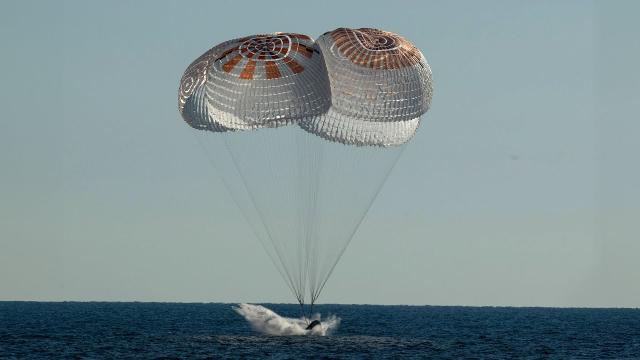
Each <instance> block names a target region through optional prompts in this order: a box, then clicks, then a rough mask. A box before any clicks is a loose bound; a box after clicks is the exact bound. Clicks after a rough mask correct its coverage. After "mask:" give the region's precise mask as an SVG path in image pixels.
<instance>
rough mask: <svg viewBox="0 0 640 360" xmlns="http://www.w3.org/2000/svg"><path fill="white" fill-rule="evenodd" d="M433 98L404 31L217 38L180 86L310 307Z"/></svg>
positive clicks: (216, 160)
mask: <svg viewBox="0 0 640 360" xmlns="http://www.w3.org/2000/svg"><path fill="white" fill-rule="evenodd" d="M431 96H432V87H431V70H430V68H429V66H428V65H427V63H426V60H425V58H424V56H423V55H422V53H421V52H420V51H419V50H418V49H417V48H415V47H414V46H413V45H411V43H409V42H408V41H407V40H405V39H403V38H402V37H400V36H398V35H396V34H393V33H389V32H385V31H381V30H376V29H357V30H352V29H345V28H340V29H336V30H334V31H331V32H328V33H325V34H324V35H322V36H321V37H320V39H319V40H318V42H317V43H316V42H314V41H313V40H312V39H311V38H310V37H308V36H306V35H301V34H294V33H275V34H267V35H254V36H248V37H244V38H240V39H235V40H231V41H227V42H224V43H222V44H220V45H218V46H216V47H214V48H212V49H211V50H209V51H208V52H206V53H205V54H204V55H202V56H201V57H199V58H198V59H196V60H195V61H194V62H193V63H192V64H191V65H190V66H189V67H188V68H187V70H186V71H185V74H184V75H183V77H182V80H181V83H180V93H179V110H180V112H181V114H182V117H183V118H184V119H185V121H186V122H187V123H188V124H189V125H190V126H192V127H193V128H195V129H198V130H203V131H198V132H197V138H198V141H199V143H200V144H201V145H202V147H203V148H204V149H205V150H206V153H207V154H208V158H209V160H210V161H211V163H212V164H213V166H214V168H215V169H216V171H217V172H218V173H219V174H220V176H221V178H222V180H223V182H224V184H225V186H226V187H227V188H228V190H229V192H230V193H231V195H232V197H233V199H234V200H235V201H236V204H237V205H238V207H239V208H240V210H241V212H242V213H243V215H244V217H245V218H246V220H247V223H248V224H249V226H250V227H251V229H252V230H253V232H254V233H255V235H256V237H257V238H258V239H259V240H260V242H261V244H262V246H263V247H264V249H265V251H266V252H267V254H268V255H269V257H270V258H271V260H272V261H273V263H274V265H275V266H276V268H277V269H278V271H279V272H280V274H281V275H282V277H283V279H284V280H285V282H286V283H287V285H288V286H289V288H290V289H291V291H292V292H293V294H294V295H295V297H296V298H297V300H298V302H299V303H300V304H301V305H302V304H304V303H305V302H309V303H311V304H313V303H315V302H316V300H317V298H318V297H319V296H320V293H321V291H322V289H323V288H324V285H325V284H326V281H327V279H328V278H329V276H330V275H331V273H332V271H333V269H334V268H335V266H336V264H337V262H338V260H339V259H340V257H341V256H342V254H343V253H344V251H345V249H346V247H347V245H348V244H349V242H350V241H351V238H352V237H353V235H354V233H355V232H356V230H357V228H358V226H359V225H360V223H361V222H362V220H363V218H364V216H365V215H366V213H367V211H368V209H369V208H370V206H371V204H372V203H373V200H374V199H375V197H376V195H377V194H378V192H379V191H380V189H381V187H382V185H383V184H384V182H385V180H386V178H387V176H388V174H389V172H390V171H391V169H392V168H393V166H394V164H395V163H396V161H397V159H398V157H399V155H400V154H401V152H402V150H403V149H404V145H405V144H406V143H407V142H408V141H409V140H410V139H411V137H412V136H413V134H414V133H415V131H416V129H417V127H418V125H419V122H420V116H421V115H423V114H424V113H425V112H426V111H427V110H428V108H429V105H430V102H431Z"/></svg>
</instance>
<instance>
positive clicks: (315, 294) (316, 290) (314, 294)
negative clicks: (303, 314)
mask: <svg viewBox="0 0 640 360" xmlns="http://www.w3.org/2000/svg"><path fill="white" fill-rule="evenodd" d="M399 147H400V149H399V151H398V153H397V154H396V155H395V156H394V158H393V159H392V162H391V165H390V166H389V168H388V169H387V170H386V173H384V175H383V178H382V180H381V181H380V183H379V184H378V186H377V187H376V188H375V191H374V194H373V196H372V197H371V198H370V200H369V201H368V203H367V205H366V207H365V209H364V211H363V212H362V214H361V215H360V216H359V219H358V221H357V223H356V226H355V227H354V228H353V230H352V231H351V233H350V234H349V236H348V238H347V241H346V242H345V243H344V245H343V246H342V248H341V249H340V251H339V253H338V256H337V257H335V260H334V261H333V264H331V268H330V269H329V271H328V272H327V273H326V275H325V276H324V279H323V280H321V284H320V286H319V287H317V288H315V286H314V291H313V292H312V294H311V299H310V304H311V308H312V309H313V304H314V303H315V302H316V300H317V299H318V297H319V296H320V293H321V292H322V290H323V289H324V286H325V285H326V283H327V280H329V277H331V274H332V273H333V270H334V269H335V267H336V265H337V264H338V261H339V260H340V258H342V255H344V252H345V251H346V249H347V247H348V246H349V243H351V240H352V239H353V236H354V235H355V233H356V232H357V231H358V228H359V227H360V225H361V224H362V222H363V220H364V219H365V217H366V215H367V213H368V212H369V210H370V209H371V206H372V205H373V203H374V202H375V200H376V199H377V197H378V194H380V190H381V189H382V187H383V186H384V184H385V183H386V181H387V179H388V178H389V175H390V174H391V172H392V171H393V168H394V167H395V166H396V164H397V163H398V159H399V158H400V155H402V153H403V152H404V150H405V148H406V143H405V144H403V145H400V146H399ZM341 171H343V169H341Z"/></svg>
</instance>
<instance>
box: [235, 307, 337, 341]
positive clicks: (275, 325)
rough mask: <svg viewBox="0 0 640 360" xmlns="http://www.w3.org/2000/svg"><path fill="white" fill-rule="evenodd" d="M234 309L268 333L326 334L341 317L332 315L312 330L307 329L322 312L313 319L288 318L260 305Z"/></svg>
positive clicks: (259, 330)
mask: <svg viewBox="0 0 640 360" xmlns="http://www.w3.org/2000/svg"><path fill="white" fill-rule="evenodd" d="M233 310H235V312H237V313H238V314H240V315H242V317H244V318H245V319H246V320H247V321H248V322H249V324H251V327H252V328H253V329H254V330H256V331H258V332H261V333H263V334H266V335H318V336H326V335H329V334H330V333H331V332H332V331H334V330H335V329H337V328H338V325H340V318H338V317H336V316H334V315H331V316H329V317H328V318H326V319H325V320H323V321H322V322H321V324H320V325H318V326H315V327H314V328H313V329H311V330H306V327H307V325H308V324H309V322H310V321H312V320H320V314H315V315H314V316H312V319H308V318H306V317H303V318H286V317H282V316H280V315H278V314H276V313H275V312H273V311H271V310H269V309H267V308H266V307H264V306H260V305H251V304H238V306H237V307H233Z"/></svg>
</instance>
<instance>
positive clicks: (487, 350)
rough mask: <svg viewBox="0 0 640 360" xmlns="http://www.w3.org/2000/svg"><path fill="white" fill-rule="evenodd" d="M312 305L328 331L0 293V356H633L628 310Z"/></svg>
mask: <svg viewBox="0 0 640 360" xmlns="http://www.w3.org/2000/svg"><path fill="white" fill-rule="evenodd" d="M266 306H267V307H269V308H271V309H273V310H274V311H276V312H278V313H280V314H281V315H285V316H287V315H288V316H295V315H296V314H297V310H298V309H297V307H296V306H293V305H266ZM318 310H319V311H320V312H322V313H323V314H328V313H331V314H336V315H338V316H339V317H341V318H342V323H341V325H340V327H339V328H338V330H337V331H336V332H335V333H334V334H332V335H331V336H327V337H310V336H265V335H261V334H258V333H256V332H254V331H253V330H252V329H251V327H250V326H249V324H248V323H247V322H246V321H245V320H244V319H243V318H242V317H240V316H239V315H238V314H236V313H235V312H234V311H233V310H232V309H231V304H170V303H73V302H70V303H37V302H0V358H51V357H57V358H58V357H67V358H189V359H191V358H212V359H220V358H272V359H301V358H325V359H370V358H381V359H384V358H390V359H410V358H416V359H421V358H531V359H538V358H560V359H564V358H598V359H614V358H615V359H620V358H628V359H636V358H637V359H640V310H637V309H635V310H634V309H550V308H474V307H441V306H371V305H322V306H318Z"/></svg>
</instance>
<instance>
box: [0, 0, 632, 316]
mask: <svg viewBox="0 0 640 360" xmlns="http://www.w3.org/2000/svg"><path fill="white" fill-rule="evenodd" d="M2 8H3V10H2V13H1V14H0V39H1V41H2V44H3V51H2V56H1V57H0V80H1V81H2V84H4V85H3V86H2V87H0V99H1V100H0V105H1V108H2V116H1V118H0V165H1V166H2V171H0V184H2V186H1V187H0V300H123V301H126V300H140V301H206V302H209V301H224V302H239V301H244V302H253V301H261V302H267V301H269V302H293V301H294V299H293V298H292V296H291V295H290V293H289V291H288V289H287V288H286V285H285V284H284V282H283V281H282V280H281V279H280V277H279V275H278V273H277V271H276V270H275V268H274V267H273V266H272V265H271V264H270V262H269V259H268V258H267V256H266V255H264V253H263V252H262V251H260V249H259V248H257V247H255V244H257V241H256V240H255V239H253V238H252V234H251V232H250V231H249V230H248V229H247V226H246V225H245V223H244V220H243V219H242V217H241V216H240V213H239V212H238V211H237V210H236V209H235V208H234V207H233V206H234V205H233V202H232V201H231V199H230V197H229V195H228V194H227V192H226V190H224V188H223V187H221V186H220V187H218V189H217V190H216V189H215V188H213V187H210V189H211V191H210V192H206V193H203V192H202V191H201V190H200V189H201V188H202V187H203V185H204V184H211V183H218V185H220V184H219V183H220V181H219V179H218V178H217V176H216V174H215V173H214V171H213V169H212V168H211V166H209V164H208V163H207V161H206V159H205V156H204V154H203V153H202V151H201V150H200V149H199V147H198V144H197V143H196V140H195V139H194V137H193V136H191V135H190V131H191V129H190V128H188V127H187V126H186V125H185V124H184V123H183V122H182V120H181V119H180V116H179V114H178V111H177V105H176V92H177V86H178V80H179V78H180V76H181V74H182V72H183V71H184V69H185V68H186V66H187V65H188V64H189V63H190V62H191V61H192V60H193V59H195V58H196V57H197V56H199V55H200V54H201V53H202V52H204V51H205V50H207V49H208V48H209V47H211V46H213V45H215V44H217V43H220V42H222V41H224V40H227V39H230V38H234V37H238V36H244V35H250V34H254V33H264V32H273V31H292V32H300V33H305V34H308V35H311V36H313V37H317V36H318V35H320V34H322V33H323V32H325V31H327V30H331V29H333V28H336V27H340V26H348V27H365V26H366V27H378V28H382V29H385V30H389V31H393V32H397V33H399V34H401V35H403V36H405V37H406V38H408V39H409V40H411V41H412V42H414V43H415V44H416V45H417V46H418V47H419V48H420V49H421V50H423V52H424V54H425V56H426V57H427V59H428V61H429V63H430V64H431V67H432V69H433V74H434V79H435V96H434V99H433V104H432V105H433V107H432V109H431V110H430V112H429V113H428V114H427V116H426V118H425V119H424V120H423V125H422V126H421V128H420V129H419V132H418V134H417V136H416V137H415V138H414V140H413V141H412V142H411V144H410V145H409V147H408V148H407V149H406V150H405V152H404V154H403V155H402V158H401V159H400V161H399V163H398V165H397V166H396V168H395V170H394V173H393V174H392V175H391V177H390V178H389V180H388V182H387V184H386V185H385V187H384V188H383V190H382V192H381V193H380V196H379V197H378V199H377V201H376V203H375V204H374V206H373V208H372V209H371V211H370V213H369V216H368V217H367V219H366V220H365V221H364V223H363V224H362V226H361V228H360V230H359V232H358V233H357V234H356V236H355V238H354V240H353V241H352V243H351V245H350V247H349V249H348V250H347V252H346V254H345V256H344V257H343V258H342V260H341V262H340V263H339V265H338V267H337V268H336V271H335V272H334V274H333V276H332V278H331V279H330V280H329V282H328V284H327V286H326V288H325V291H324V293H323V295H322V297H321V299H320V302H324V303H335V302H338V303H383V304H461V305H537V306H634V307H637V306H640V285H638V284H640V261H638V260H637V258H638V257H639V256H640V242H639V241H638V238H639V237H640V230H638V220H640V185H639V184H640V169H639V167H638V160H637V154H638V153H640V141H638V138H639V136H640V122H638V120H637V119H638V115H637V106H633V105H634V104H636V103H637V102H638V93H639V88H640V75H639V71H638V68H637V64H638V63H640V44H639V40H638V38H637V34H638V33H639V30H640V29H639V26H638V25H637V22H636V20H637V19H636V15H637V14H638V11H640V5H639V4H638V3H637V2H633V1H628V2H615V3H612V2H604V1H602V2H597V3H594V2H589V1H537V2H533V1H530V2H521V1H482V2H474V1H435V2H429V1H414V2H402V1H394V2H392V3H388V2H378V1H367V2H366V3H365V2H362V3H360V4H358V5H356V4H352V3H350V2H346V1H335V2H332V1H329V2H327V1H317V2H311V3H301V2H294V1H287V2H284V1H280V2H274V1H271V2H254V3H248V2H238V1H225V2H222V1H220V2H212V1H211V2H209V1H200V2H190V4H189V5H187V4H186V3H180V2H164V1H163V2H160V1H137V2H124V1H119V2H115V1H114V2H86V1H59V2H49V1H19V2H18V1H15V2H5V3H4V4H3V6H2ZM249 248H256V249H257V250H256V251H248V249H249Z"/></svg>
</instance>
